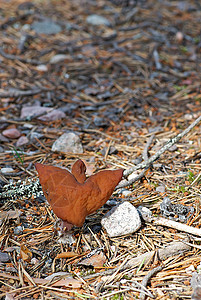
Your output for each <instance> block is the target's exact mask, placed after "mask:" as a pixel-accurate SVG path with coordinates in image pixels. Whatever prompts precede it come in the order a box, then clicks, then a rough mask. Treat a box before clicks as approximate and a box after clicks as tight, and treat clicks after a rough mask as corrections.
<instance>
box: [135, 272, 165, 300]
mask: <svg viewBox="0 0 201 300" xmlns="http://www.w3.org/2000/svg"><path fill="white" fill-rule="evenodd" d="M162 269H163V267H162V266H158V267H156V268H154V269H152V270H150V271H149V273H148V274H147V275H146V276H145V277H144V278H143V280H142V283H141V284H142V286H143V288H146V286H147V284H148V282H149V280H150V279H151V277H152V276H154V275H155V274H156V273H158V272H160V271H161V270H162ZM143 288H142V291H141V292H140V297H139V299H140V300H144V299H145V297H146V294H145V293H144V289H143ZM153 298H154V297H153Z"/></svg>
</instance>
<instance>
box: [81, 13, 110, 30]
mask: <svg viewBox="0 0 201 300" xmlns="http://www.w3.org/2000/svg"><path fill="white" fill-rule="evenodd" d="M86 21H87V23H88V24H91V25H105V26H108V27H109V26H111V23H110V21H109V20H108V19H106V18H104V17H102V16H99V15H96V14H94V15H90V16H88V17H87V20H86Z"/></svg>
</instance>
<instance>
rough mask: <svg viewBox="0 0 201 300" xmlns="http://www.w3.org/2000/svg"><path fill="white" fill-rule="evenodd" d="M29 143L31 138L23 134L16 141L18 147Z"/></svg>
mask: <svg viewBox="0 0 201 300" xmlns="http://www.w3.org/2000/svg"><path fill="white" fill-rule="evenodd" d="M28 143H29V140H28V138H27V137H26V136H24V135H22V136H21V137H20V138H19V139H18V140H17V142H16V146H17V147H21V146H23V145H26V144H28Z"/></svg>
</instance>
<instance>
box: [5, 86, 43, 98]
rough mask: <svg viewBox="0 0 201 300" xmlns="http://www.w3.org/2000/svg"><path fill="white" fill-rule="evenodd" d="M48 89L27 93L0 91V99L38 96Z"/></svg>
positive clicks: (28, 91)
mask: <svg viewBox="0 0 201 300" xmlns="http://www.w3.org/2000/svg"><path fill="white" fill-rule="evenodd" d="M47 91H49V90H48V89H38V88H36V89H33V90H27V91H20V90H11V91H3V92H1V91H0V98H18V97H26V96H33V95H37V94H40V93H42V92H47Z"/></svg>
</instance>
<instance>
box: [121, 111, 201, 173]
mask: <svg viewBox="0 0 201 300" xmlns="http://www.w3.org/2000/svg"><path fill="white" fill-rule="evenodd" d="M200 121H201V116H199V117H198V118H197V119H196V120H195V121H194V122H193V123H192V124H191V125H190V126H188V127H187V128H186V129H185V130H184V131H182V132H180V133H179V134H178V135H176V136H175V137H174V138H172V139H170V140H169V141H168V142H167V143H166V144H165V145H164V146H163V147H162V148H161V149H160V150H159V151H158V152H156V153H155V154H154V155H152V156H151V157H150V158H149V159H148V161H147V162H142V163H141V164H138V165H137V166H134V167H132V168H130V169H128V170H125V171H124V176H125V177H127V176H128V175H129V174H131V173H133V172H134V171H136V170H139V169H143V168H148V167H149V166H150V165H151V164H152V163H153V162H154V161H155V160H157V159H158V158H159V157H160V156H161V154H163V153H164V152H165V151H167V150H168V149H169V148H170V147H172V146H173V145H174V144H175V143H177V142H178V141H179V140H180V139H181V138H182V137H184V136H185V135H186V134H187V133H189V131H191V130H192V129H193V127H195V126H196V125H197V124H198V123H199V122H200Z"/></svg>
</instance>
